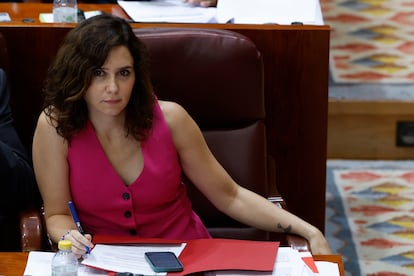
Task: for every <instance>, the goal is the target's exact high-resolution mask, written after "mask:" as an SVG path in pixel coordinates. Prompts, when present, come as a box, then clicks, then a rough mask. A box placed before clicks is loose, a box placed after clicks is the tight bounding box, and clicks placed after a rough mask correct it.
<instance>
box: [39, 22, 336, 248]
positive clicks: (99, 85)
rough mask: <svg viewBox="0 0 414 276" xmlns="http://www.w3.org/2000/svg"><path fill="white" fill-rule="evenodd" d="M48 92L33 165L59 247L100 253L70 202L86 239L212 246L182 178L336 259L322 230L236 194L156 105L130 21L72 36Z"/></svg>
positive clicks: (174, 114)
mask: <svg viewBox="0 0 414 276" xmlns="http://www.w3.org/2000/svg"><path fill="white" fill-rule="evenodd" d="M44 90H45V91H44V93H45V105H44V112H42V113H41V115H40V116H39V119H38V124H37V127H36V131H35V135H34V140H33V163H34V169H35V174H36V180H37V182H38V185H39V189H40V192H41V194H42V198H43V203H44V208H45V218H46V223H47V229H48V231H49V235H50V237H51V238H52V240H53V241H54V242H57V241H58V240H59V239H61V238H63V239H69V240H71V241H72V244H73V251H74V252H75V253H76V254H77V255H79V256H81V255H82V254H84V253H85V246H86V247H89V248H91V247H93V244H92V242H91V235H90V234H85V235H83V234H82V233H80V232H79V231H78V230H76V229H77V228H76V225H75V224H74V222H73V219H72V217H71V214H70V211H69V209H68V205H67V203H68V201H73V202H74V204H75V206H76V208H77V211H78V215H79V219H80V221H81V222H82V225H83V228H84V230H85V231H86V232H87V233H91V234H106V235H116V236H131V235H138V236H140V237H154V238H168V239H180V240H189V239H196V238H208V237H210V234H209V232H208V231H207V229H206V227H205V226H204V224H203V223H202V221H201V220H200V218H199V217H198V216H197V214H195V212H194V211H193V210H192V206H191V203H190V200H189V198H188V196H187V193H186V188H185V186H184V185H183V184H182V182H181V175H182V174H181V172H184V173H185V175H186V176H187V177H189V179H190V180H191V182H193V183H194V184H195V185H196V187H197V188H198V189H199V190H200V191H201V192H202V193H203V194H204V195H205V196H206V197H207V198H209V199H210V200H211V201H212V203H213V204H214V205H215V206H216V207H217V208H218V209H219V210H221V211H222V212H224V213H226V214H227V215H229V216H231V217H233V218H235V219H237V220H239V221H241V222H243V223H245V224H248V225H252V226H255V227H258V228H260V229H263V230H267V231H290V232H292V233H296V234H298V235H301V236H303V237H305V238H307V239H308V241H309V243H310V246H311V249H312V251H313V252H314V253H316V254H328V253H330V249H329V246H328V243H327V241H326V240H325V238H324V236H323V235H322V233H321V232H320V231H319V230H318V229H317V228H316V227H314V226H312V225H310V224H308V223H306V222H305V221H303V220H302V219H300V218H298V217H296V216H294V215H293V214H291V213H289V212H286V211H284V210H283V209H280V208H278V207H276V206H275V205H273V204H272V203H270V202H268V201H267V200H266V199H265V198H263V197H261V196H259V195H257V194H255V193H253V192H251V191H249V190H246V189H245V188H243V187H241V186H239V185H238V184H237V183H236V182H235V181H234V180H233V179H232V178H231V177H230V176H229V175H228V173H227V172H226V171H225V170H224V169H223V167H222V166H221V165H220V164H219V162H218V161H217V160H216V159H215V158H214V156H213V155H212V153H211V152H210V150H209V148H208V146H207V144H206V142H205V140H204V138H203V136H202V134H201V131H200V129H199V128H198V126H197V125H196V123H195V122H194V120H193V119H192V118H191V117H190V115H189V114H188V113H187V112H186V111H185V110H184V109H183V108H182V107H181V106H180V105H178V104H177V103H174V102H167V101H161V100H158V99H157V98H156V97H155V95H154V91H153V88H152V86H151V83H150V77H149V72H148V58H147V52H146V49H145V46H144V45H143V43H142V42H141V41H140V40H139V39H138V38H137V37H136V36H135V34H134V33H133V31H132V29H131V27H130V25H129V24H128V23H127V22H126V21H125V20H123V19H121V18H117V17H114V16H111V15H99V16H96V17H92V18H90V19H87V20H85V21H83V22H82V23H80V24H79V25H78V26H76V27H75V28H74V29H73V30H71V31H70V32H69V34H68V35H67V37H66V38H65V40H64V42H63V45H62V46H61V48H60V49H59V51H58V53H57V56H56V59H55V60H54V62H53V64H52V65H51V66H50V69H49V71H48V75H47V80H46V85H45V89H44ZM206 175H208V177H206Z"/></svg>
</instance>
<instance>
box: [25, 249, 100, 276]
mask: <svg viewBox="0 0 414 276" xmlns="http://www.w3.org/2000/svg"><path fill="white" fill-rule="evenodd" d="M54 255H55V253H54V252H42V251H31V252H30V253H29V257H28V259H27V263H26V268H25V270H24V274H23V275H25V276H26V275H27V276H45V275H52V258H53V256H54ZM107 275H108V272H106V271H103V270H99V269H94V268H91V267H88V266H85V265H80V266H79V269H78V276H107Z"/></svg>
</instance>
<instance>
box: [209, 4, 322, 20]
mask: <svg viewBox="0 0 414 276" xmlns="http://www.w3.org/2000/svg"><path fill="white" fill-rule="evenodd" d="M318 9H320V6H319V1H318V0H255V1H251V0H237V1H235V0H219V1H218V4H217V20H218V22H226V21H228V20H229V18H232V19H233V20H232V22H233V23H236V24H237V23H240V24H284V25H290V24H292V23H293V22H301V23H303V24H318V23H320V22H319V21H320V18H319V16H318V15H319V11H318Z"/></svg>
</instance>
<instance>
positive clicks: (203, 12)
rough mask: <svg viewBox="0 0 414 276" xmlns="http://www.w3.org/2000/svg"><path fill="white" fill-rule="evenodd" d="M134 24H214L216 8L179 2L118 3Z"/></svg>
mask: <svg viewBox="0 0 414 276" xmlns="http://www.w3.org/2000/svg"><path fill="white" fill-rule="evenodd" d="M118 5H120V6H121V8H122V9H123V10H124V11H125V12H126V13H127V14H128V15H129V17H131V18H132V20H133V21H135V22H175V23H214V22H216V8H201V7H196V6H193V5H191V4H186V3H183V2H182V1H181V0H151V1H118Z"/></svg>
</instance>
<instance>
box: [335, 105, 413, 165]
mask: <svg viewBox="0 0 414 276" xmlns="http://www.w3.org/2000/svg"><path fill="white" fill-rule="evenodd" d="M398 121H412V122H414V101H341V100H330V102H329V119H328V158H332V159H374V160H375V159H413V158H414V148H413V147H399V146H396V125H397V122H398Z"/></svg>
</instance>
